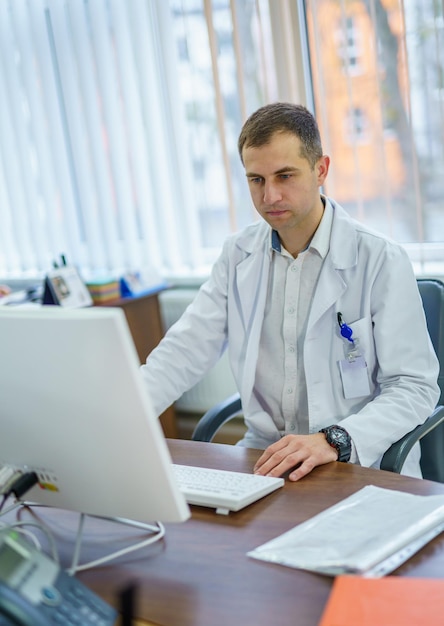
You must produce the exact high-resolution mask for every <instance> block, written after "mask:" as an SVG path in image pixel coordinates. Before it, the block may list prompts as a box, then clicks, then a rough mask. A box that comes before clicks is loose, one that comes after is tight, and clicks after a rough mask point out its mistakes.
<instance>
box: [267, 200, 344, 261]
mask: <svg viewBox="0 0 444 626" xmlns="http://www.w3.org/2000/svg"><path fill="white" fill-rule="evenodd" d="M321 198H322V201H323V203H324V207H325V209H324V214H323V216H322V219H321V221H320V223H319V226H318V227H317V229H316V232H315V234H314V235H313V237H312V239H311V241H310V243H309V244H308V246H307V249H309V248H312V249H314V250H316V251H317V252H318V253H319V255H320V256H321V258H323V259H324V258H325V257H326V255H327V252H328V249H329V247H330V234H331V227H332V224H333V207H332V206H331V204H330V202H329V200H328V199H327V198H326V197H325V196H321ZM271 248H272V250H274V251H275V252H281V250H282V248H281V242H280V239H279V235H278V233H277V231H276V230H272V231H271Z"/></svg>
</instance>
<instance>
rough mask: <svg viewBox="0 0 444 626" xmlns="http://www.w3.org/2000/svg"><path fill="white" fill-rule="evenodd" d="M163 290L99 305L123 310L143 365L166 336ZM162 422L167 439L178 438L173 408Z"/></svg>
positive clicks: (161, 417) (164, 414) (162, 418)
mask: <svg viewBox="0 0 444 626" xmlns="http://www.w3.org/2000/svg"><path fill="white" fill-rule="evenodd" d="M163 290H164V288H161V289H158V290H156V291H153V292H152V293H149V294H148V295H144V296H136V297H134V298H119V300H113V301H111V302H107V303H105V304H103V305H98V306H112V307H119V308H121V309H123V311H124V312H125V317H126V320H127V322H128V326H129V329H130V331H131V335H132V337H133V341H134V345H135V346H136V350H137V354H138V355H139V359H140V362H141V363H145V361H146V357H147V356H148V355H149V353H150V352H151V351H152V350H154V348H155V347H156V346H157V344H158V343H159V341H160V340H161V339H162V337H163V336H164V328H163V324H162V317H161V314H160V305H159V297H158V296H159V293H160V292H161V291H163ZM160 422H161V424H162V428H163V431H164V433H165V437H170V438H174V437H177V423H176V414H175V411H174V407H172V406H171V407H169V408H168V409H167V410H166V411H165V412H164V413H162V415H161V416H160Z"/></svg>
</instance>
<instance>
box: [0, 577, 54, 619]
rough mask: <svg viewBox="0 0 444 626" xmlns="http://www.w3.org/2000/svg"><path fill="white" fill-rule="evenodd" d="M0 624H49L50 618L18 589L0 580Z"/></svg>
mask: <svg viewBox="0 0 444 626" xmlns="http://www.w3.org/2000/svg"><path fill="white" fill-rule="evenodd" d="M0 626H50V620H49V619H48V618H47V617H46V616H45V615H43V614H42V612H41V611H40V610H39V609H38V608H37V607H36V606H34V605H33V604H31V602H29V600H27V599H26V598H24V597H23V596H22V595H21V594H20V593H19V592H18V591H16V590H15V589H11V587H8V586H7V585H6V584H5V583H2V582H0Z"/></svg>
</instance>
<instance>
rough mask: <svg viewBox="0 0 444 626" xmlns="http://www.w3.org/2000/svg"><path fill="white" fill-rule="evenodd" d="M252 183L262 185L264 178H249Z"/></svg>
mask: <svg viewBox="0 0 444 626" xmlns="http://www.w3.org/2000/svg"><path fill="white" fill-rule="evenodd" d="M248 180H249V181H250V183H254V184H256V185H257V184H258V183H261V182H262V181H263V178H261V177H260V176H254V177H253V178H249V179H248Z"/></svg>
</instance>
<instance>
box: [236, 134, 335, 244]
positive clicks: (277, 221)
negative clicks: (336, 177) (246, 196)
mask: <svg viewBox="0 0 444 626" xmlns="http://www.w3.org/2000/svg"><path fill="white" fill-rule="evenodd" d="M300 150H301V142H300V139H299V138H298V137H296V135H293V134H290V133H276V134H274V135H273V136H272V138H271V141H270V142H269V143H267V144H265V145H263V146H261V147H258V148H255V147H245V148H244V149H243V151H242V158H243V162H244V165H245V172H246V175H247V179H248V185H249V188H250V193H251V197H252V200H253V203H254V206H255V208H256V210H257V212H258V213H259V214H260V215H261V216H262V217H263V219H264V220H265V221H266V222H268V224H270V226H271V227H272V228H274V229H275V230H277V231H278V233H279V236H280V238H281V240H282V242H283V243H284V245H285V242H286V240H290V241H291V239H292V237H293V236H294V235H295V234H298V233H299V234H300V235H306V236H307V237H309V238H310V237H311V236H312V235H313V233H314V232H315V230H316V228H317V227H318V225H319V222H320V220H321V217H322V214H323V204H322V201H321V198H320V193H319V187H320V186H321V185H322V184H323V182H324V180H325V178H326V176H327V173H328V166H329V158H328V157H327V156H323V157H321V158H320V159H319V161H318V162H317V163H316V165H315V167H314V169H312V168H311V167H310V163H309V162H308V161H307V159H305V158H303V157H301V156H300Z"/></svg>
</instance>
